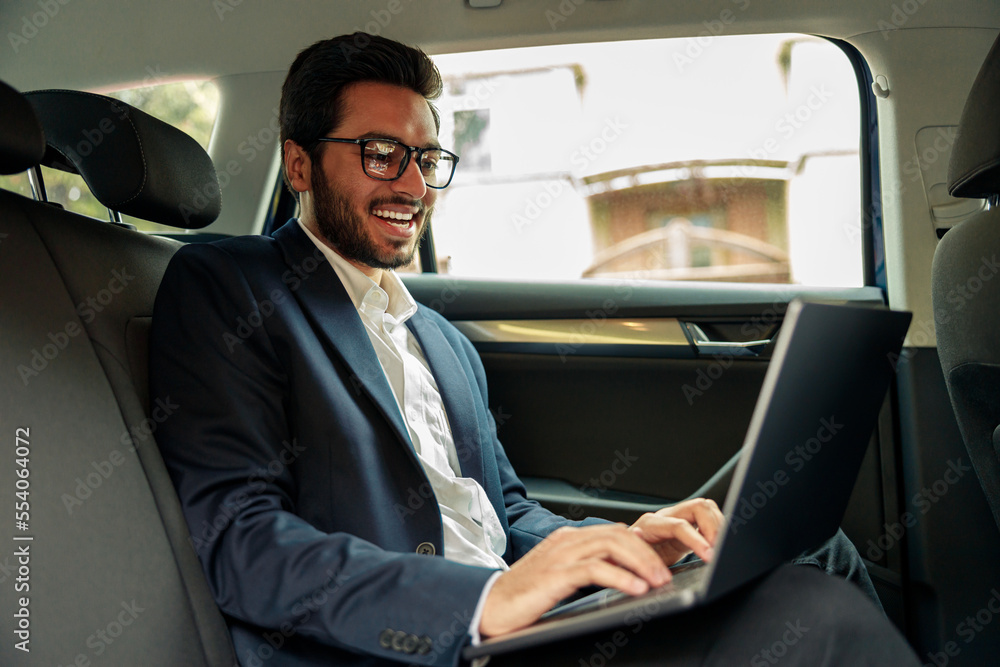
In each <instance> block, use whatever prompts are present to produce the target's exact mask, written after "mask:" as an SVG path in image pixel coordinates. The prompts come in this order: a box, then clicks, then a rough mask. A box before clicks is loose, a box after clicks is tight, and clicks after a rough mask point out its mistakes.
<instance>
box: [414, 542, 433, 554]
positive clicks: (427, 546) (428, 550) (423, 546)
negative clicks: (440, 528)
mask: <svg viewBox="0 0 1000 667" xmlns="http://www.w3.org/2000/svg"><path fill="white" fill-rule="evenodd" d="M417 553H418V554H420V555H421V556H433V555H434V554H436V553H437V549H435V548H434V545H433V544H431V543H430V542H421V543H420V544H419V545H417Z"/></svg>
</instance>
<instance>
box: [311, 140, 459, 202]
mask: <svg viewBox="0 0 1000 667" xmlns="http://www.w3.org/2000/svg"><path fill="white" fill-rule="evenodd" d="M317 141H327V142H330V143H336V144H355V145H357V146H360V147H361V170H362V171H363V172H364V174H365V176H367V177H368V178H372V179H375V180H376V181H396V180H399V179H400V178H401V177H402V176H403V172H405V171H406V168H407V167H408V166H410V158H411V157H412V156H413V154H414V153H416V154H417V164H420V158H422V157H423V156H424V153H427V152H429V151H440V152H442V153H444V154H445V155H446V156H448V157H449V158H450V159H451V161H452V166H451V174H450V175H449V176H448V180H447V182H445V184H444V185H431V184H430V183H428V182H427V180H426V179H424V184H425V185H426V186H427V187H429V188H434V189H435V190H444V189H445V188H446V187H448V186H449V185H451V180H452V179H453V178H455V170H457V169H458V160H459V158H458V156H457V155H455V154H454V153H452V152H451V151H449V150H445V149H443V148H438V147H437V146H431V147H429V148H419V147H417V146H407V145H406V144H404V143H402V142H400V141H396V140H395V139H384V138H379V137H370V138H367V139H341V138H338V137H320V138H319V139H317ZM370 141H384V142H388V143H392V144H396V145H397V146H402V147H403V148H405V149H406V155H405V156H403V159H402V160H400V161H399V173H397V174H396V175H395V176H393V177H392V178H382V177H379V176H372V175H371V174H370V173H368V167H366V166H365V147H366V144H368V142H370ZM420 175H421V177H423V172H421V173H420Z"/></svg>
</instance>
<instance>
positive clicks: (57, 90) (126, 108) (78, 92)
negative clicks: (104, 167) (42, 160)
mask: <svg viewBox="0 0 1000 667" xmlns="http://www.w3.org/2000/svg"><path fill="white" fill-rule="evenodd" d="M33 92H35V93H70V94H73V95H84V96H87V97H96V98H98V99H99V100H101V101H105V102H110V103H111V104H112V105H114V106H115V107H118V108H121V109H122V110H123V111H124V114H123V116H124V118H123V119H124V120H127V121H128V124H129V126H130V127H131V128H132V134H133V135H134V136H135V139H136V143H137V144H138V145H139V157H140V159H141V160H142V183H141V184H140V185H139V188H138V190H136V192H135V194H133V195H132V196H131V197H129V198H128V199H126V200H124V201H120V202H114V203H113V204H112V205H110V206H109V207H108V208H111V209H113V210H117V207H120V206H122V205H124V204H127V203H128V202H130V201H132V200H133V199H135V198H136V197H138V196H139V195H140V194H142V191H143V188H145V187H146V179H147V176H148V174H149V170H148V169H147V165H146V154H145V151H143V148H142V138H141V137H140V136H139V131H138V130H137V129H136V127H135V123H133V122H132V117H131V114H129V110H130V109H133V108H135V107H132V106H131V105H129V104H126V103H125V102H122V101H121V100H116V99H115V98H113V97H108V96H107V95H98V94H96V93H91V92H88V91H86V90H68V89H65V88H50V89H46V90H37V91H33ZM136 110H137V111H141V109H136ZM161 122H162V121H161ZM46 143H47V141H46ZM57 151H58V149H57ZM58 152H59V154H60V155H62V156H63V157H64V158H65V157H66V155H65V154H63V153H62V151H58ZM68 159H69V158H67V160H68ZM80 177H81V178H83V181H84V182H85V183H86V184H87V187H88V188H90V191H91V192H93V191H94V187H93V186H92V185H91V184H90V181H88V180H87V177H86V176H84V175H83V174H82V173H81V174H80Z"/></svg>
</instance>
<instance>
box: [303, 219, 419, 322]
mask: <svg viewBox="0 0 1000 667" xmlns="http://www.w3.org/2000/svg"><path fill="white" fill-rule="evenodd" d="M296 222H297V223H298V225H299V227H301V228H302V231H304V232H305V233H306V236H308V237H309V240H310V241H312V242H313V244H314V245H315V246H316V247H317V248H319V250H320V252H322V253H323V256H324V257H326V259H327V261H328V262H330V266H332V267H333V270H334V272H335V273H336V274H337V277H338V278H340V282H342V283H343V284H344V289H346V290H347V295H348V296H349V297H350V298H351V303H353V304H354V307H355V308H357V309H358V310H359V311H360V309H361V306H362V304H364V302H365V297H368V296H369V293H370V292H371V291H372V290H376V291H377V292H381V293H382V294H383V295H385V298H386V300H387V303H388V305H386V307H385V312H386V314H388V315H389V316H390V317H392V318H393V319H394V320H395V321H396V324H402V323H403V322H405V321H406V320H408V319H410V318H411V317H412V316H413V314H414V313H416V312H417V302H416V301H415V300H414V299H413V297H412V296H411V295H410V291H409V290H407V289H406V285H404V284H403V281H402V280H400V279H399V276H397V275H396V272H395V271H383V272H382V286H381V287H379V286H378V285H376V284H375V281H374V280H372V279H371V278H369V277H368V276H366V275H365V274H364V273H362V271H361V269H359V268H358V267H356V266H354V265H353V264H351V263H350V262H348V261H347V260H346V259H344V258H343V257H341V256H340V255H339V254H337V253H336V252H334V251H333V250H332V249H331V248H330V246H328V245H327V244H325V243H323V242H322V241H320V240H319V239H318V238H316V236H315V235H314V234H313V233H312V232H311V231H309V229H308V228H307V227H306V226H305V225H304V224H302V221H301V220H298V219H296ZM372 296H374V295H372ZM371 300H372V299H371V297H369V301H371Z"/></svg>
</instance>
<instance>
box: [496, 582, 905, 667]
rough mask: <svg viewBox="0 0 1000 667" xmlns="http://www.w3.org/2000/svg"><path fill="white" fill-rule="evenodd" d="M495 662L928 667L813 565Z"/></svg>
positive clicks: (847, 587) (869, 607) (879, 617)
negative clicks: (683, 609) (686, 606)
mask: <svg viewBox="0 0 1000 667" xmlns="http://www.w3.org/2000/svg"><path fill="white" fill-rule="evenodd" d="M490 665H491V667H494V666H496V667H500V666H504V665H509V666H513V667H527V666H528V665H539V666H541V665H545V666H546V667H560V666H566V667H614V666H621V667H626V666H632V665H657V666H665V667H693V666H695V665H698V666H702V667H732V666H733V665H749V666H750V667H767V666H770V665H781V666H782V667H791V666H793V665H798V666H801V667H824V666H830V667H840V666H842V665H851V667H857V666H862V665H885V666H892V667H897V666H902V667H905V666H907V665H920V661H919V660H917V657H916V655H915V654H914V653H913V650H912V649H911V648H910V646H909V645H908V644H907V643H906V640H905V639H904V638H903V637H902V635H900V634H899V631H897V630H896V628H895V626H893V625H892V623H890V622H889V620H888V619H887V618H886V617H885V615H884V614H883V613H882V612H881V610H879V609H878V608H876V607H875V606H874V605H873V604H872V603H871V601H870V600H868V599H867V598H866V597H865V595H864V594H863V593H862V592H861V591H860V590H859V589H858V587H857V586H854V585H852V584H849V583H847V582H845V581H844V580H842V579H840V578H838V577H830V576H826V575H825V574H823V573H822V572H820V571H819V570H818V569H816V568H814V567H801V566H794V565H784V566H782V567H780V568H778V569H777V570H774V571H773V572H771V573H770V574H769V575H767V576H766V577H764V578H763V579H761V580H758V581H757V582H754V583H752V584H750V585H748V586H744V587H743V588H741V589H738V590H737V591H735V592H733V593H730V594H729V595H726V596H725V597H723V598H720V599H719V600H716V601H715V602H713V603H711V604H708V605H705V606H703V607H700V608H698V609H694V610H691V611H687V612H684V613H680V614H676V615H672V616H665V617H661V618H657V619H645V620H643V619H641V618H637V619H636V620H635V621H634V622H633V623H631V624H629V625H626V626H624V627H621V628H619V629H616V630H610V631H605V632H600V633H595V634H592V635H587V636H585V637H578V638H575V639H568V640H564V641H561V642H556V643H553V644H548V645H546V646H542V647H537V648H533V649H526V650H524V651H520V652H517V653H510V654H508V655H503V656H496V657H494V658H493V659H492V660H491V661H490Z"/></svg>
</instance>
